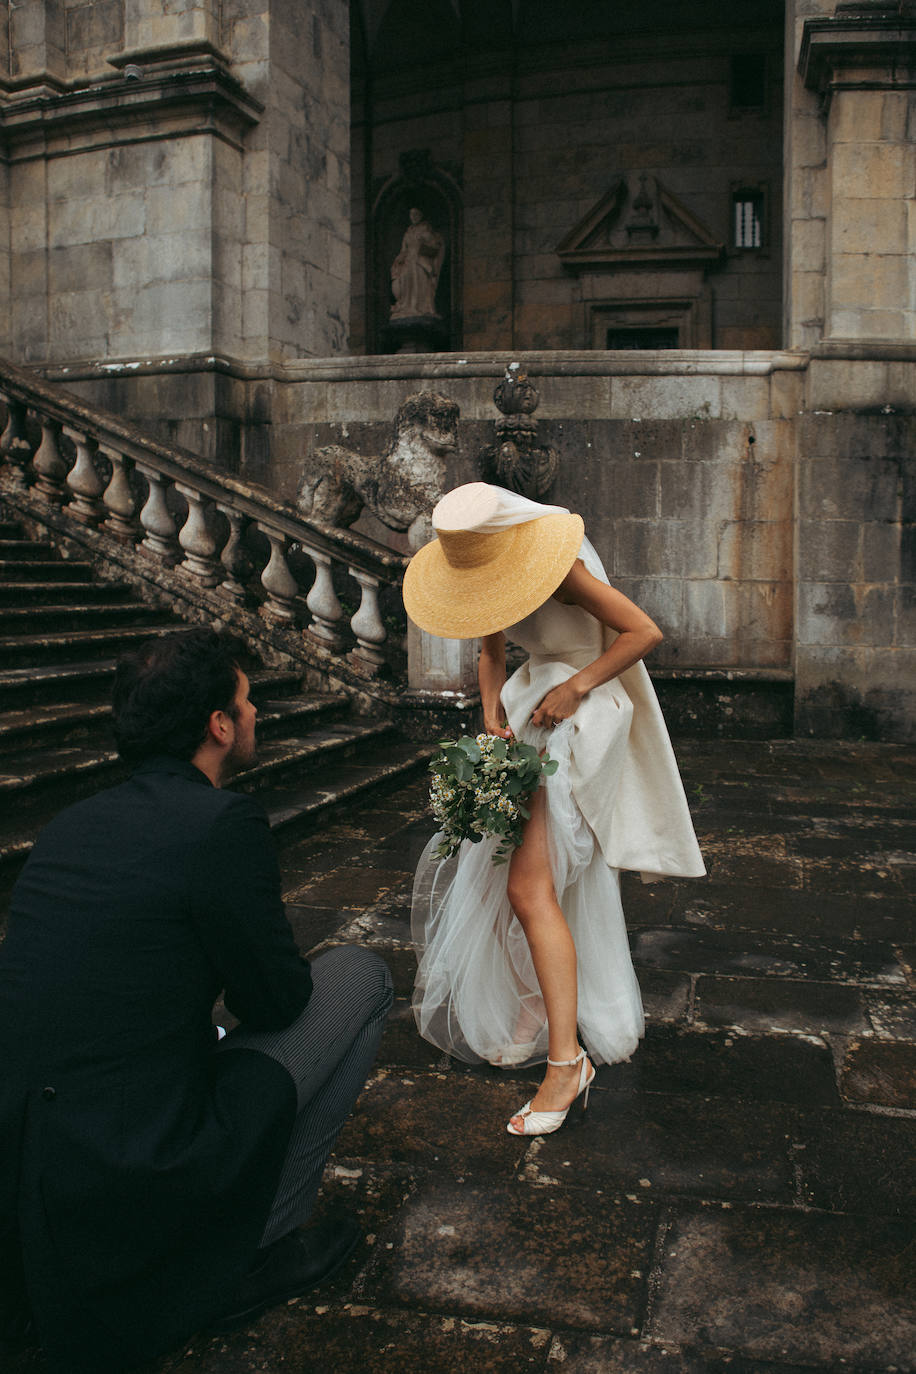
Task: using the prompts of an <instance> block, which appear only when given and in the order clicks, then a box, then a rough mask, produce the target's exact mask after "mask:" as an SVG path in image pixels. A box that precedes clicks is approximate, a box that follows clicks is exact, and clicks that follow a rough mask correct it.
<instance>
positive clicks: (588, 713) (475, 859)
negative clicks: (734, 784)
mask: <svg viewBox="0 0 916 1374" xmlns="http://www.w3.org/2000/svg"><path fill="white" fill-rule="evenodd" d="M494 490H496V491H497V492H498V493H499V506H498V508H497V510H496V511H495V513H493V514H492V515H491V516H490V517H489V518H488V521H487V523H486V525H479V526H476V527H475V529H477V530H478V532H481V533H487V532H496V531H497V530H500V529H505V528H506V527H508V526H510V525H513V524H518V523H521V522H523V521H527V520H533V519H537V518H538V517H540V516H543V515H547V514H552V513H555V512H561V513H563V514H568V511H565V510H564V508H563V507H561V506H544V505H540V504H538V503H537V502H534V501H530V500H528V498H527V497H524V496H520V495H518V494H517V493H515V492H510V491H506V490H504V489H502V488H495V489H494ZM579 557H580V559H581V560H582V562H583V563H584V564H585V567H586V569H587V570H588V571H589V572H590V573H591V574H592V576H593V577H596V578H597V579H598V580H599V581H601V582H604V583H607V580H608V579H607V574H606V573H605V571H604V567H603V566H602V563H601V560H600V558H599V557H598V555H597V553H596V552H595V550H594V548H593V547H592V545H591V544H590V543H589V541H588V540H587V539H584V540H583V542H582V548H581V549H580V551H579ZM506 635H507V637H508V638H509V639H511V640H512V641H514V642H515V643H516V644H519V645H520V646H521V647H522V648H523V649H525V650H526V651H527V653H528V655H529V658H528V660H527V662H526V663H524V664H523V665H522V666H521V668H519V669H518V671H517V672H515V673H513V675H512V676H511V677H510V678H509V680H508V681H507V682H506V683H505V685H504V686H503V689H502V694H501V696H502V703H503V706H504V708H505V712H506V718H507V720H508V722H509V725H510V726H511V728H512V732H513V734H514V735H515V737H516V739H519V740H522V741H524V742H526V743H529V744H533V745H535V746H536V747H537V748H538V749H544V748H546V749H547V750H548V752H549V754H550V757H551V758H552V759H556V761H557V763H558V764H559V767H558V769H557V771H556V772H555V773H553V774H552V775H551V776H550V777H548V778H544V779H542V782H541V786H542V787H544V788H545V789H546V794H547V833H548V846H549V853H550V864H551V869H552V872H553V881H554V887H555V890H556V894H557V898H558V900H559V902H560V906H561V907H562V909H563V913H564V915H565V916H566V920H567V922H568V923H569V928H570V930H571V932H572V935H573V939H574V940H575V944H576V952H577V964H578V985H579V986H578V1022H579V1030H580V1033H581V1037H582V1040H583V1041H584V1043H585V1047H586V1049H587V1050H588V1054H589V1058H590V1059H591V1060H592V1062H593V1063H596V1064H613V1063H616V1062H617V1061H618V1060H621V1059H627V1058H629V1056H630V1055H631V1054H632V1053H633V1051H634V1050H635V1048H636V1046H637V1044H638V1042H639V1039H640V1036H641V1035H642V1033H643V1013H642V999H641V997H640V992H639V985H638V983H637V981H636V976H635V974H634V972H633V965H632V963H631V961H630V950H629V944H628V941H627V932H626V926H625V923H624V917H623V908H622V907H621V904H620V874H619V870H620V869H634V870H637V871H641V872H642V874H643V878H644V879H645V880H646V881H649V880H650V879H651V878H653V877H658V876H662V875H670V876H678V877H699V876H701V875H702V874H703V873H705V871H706V870H705V867H704V865H703V859H702V856H701V854H700V850H699V846H698V845H697V841H696V836H695V834H694V831H693V824H692V822H691V820H690V812H689V810H688V808H687V799H686V797H685V796H684V788H683V785H682V783H681V779H680V774H679V773H678V768H677V762H676V760H675V758H674V752H673V750H672V748H671V742H670V740H669V738H668V732H667V730H666V728H665V722H664V719H663V717H662V714H661V711H660V709H659V706H658V701H657V700H656V697H655V691H654V689H653V687H652V684H651V682H650V681H649V675H648V673H647V672H646V669H645V666H644V664H642V663H636V664H634V665H633V667H631V668H628V669H626V670H625V671H624V672H622V673H621V674H620V675H619V676H618V677H616V678H613V679H612V680H611V681H610V682H605V683H603V684H602V685H600V686H598V687H594V688H593V689H592V690H591V691H590V692H589V693H588V694H587V695H586V696H585V697H584V698H583V699H582V701H581V702H580V704H579V707H578V709H577V710H576V712H575V714H574V715H573V716H571V717H570V718H569V719H568V720H565V721H563V722H562V724H560V725H559V726H557V727H556V728H555V729H551V730H548V729H543V728H535V727H534V726H532V724H531V714H532V712H533V711H534V709H535V707H536V706H537V705H538V703H539V702H540V701H541V700H542V699H543V697H544V696H546V694H547V693H548V692H549V691H550V690H551V688H552V687H555V686H556V685H557V684H558V683H560V682H565V681H566V679H567V678H570V677H572V675H573V674H574V673H576V672H578V670H579V669H580V668H583V667H585V666H586V665H587V664H589V663H592V662H594V660H595V659H596V658H598V656H599V655H600V654H601V653H603V652H604V650H605V649H606V648H607V647H608V645H609V644H611V643H612V642H613V641H614V639H615V638H616V634H615V632H614V631H613V630H610V629H608V628H607V627H606V626H605V625H603V624H602V623H601V622H600V621H599V620H596V619H595V617H594V616H592V615H590V614H589V613H588V611H585V610H583V609H582V608H581V607H579V606H570V605H564V604H563V603H561V602H559V601H557V600H556V598H554V597H549V598H548V600H547V601H545V602H544V604H543V605H542V606H539V607H538V609H537V610H535V611H534V612H533V613H532V614H531V615H529V616H526V618H525V619H524V620H522V621H520V622H519V623H518V624H517V625H513V626H511V627H510V628H509V629H507V630H506ZM439 839H440V836H439V835H438V834H437V835H434V836H433V838H432V839H431V840H430V842H429V844H428V845H427V846H426V849H425V850H424V851H423V854H422V856H421V858H420V862H419V865H418V867H417V874H416V879H415V882H414V894H413V905H412V912H411V921H412V930H413V939H414V944H415V947H416V950H417V956H418V959H419V968H418V970H417V979H416V984H415V987H414V996H413V1009H414V1016H415V1018H416V1022H417V1026H418V1028H419V1031H420V1034H421V1035H422V1036H423V1037H424V1038H425V1039H426V1040H429V1041H431V1042H432V1044H434V1045H438V1046H439V1047H440V1049H443V1050H445V1051H446V1052H447V1053H448V1054H451V1055H454V1056H455V1057H456V1058H458V1059H463V1060H466V1061H467V1062H468V1063H471V1064H476V1063H481V1062H483V1061H489V1062H490V1063H494V1064H501V1065H503V1066H504V1067H508V1066H509V1065H514V1064H533V1063H537V1062H539V1061H542V1060H544V1059H546V1057H547V1023H546V1017H545V1012H544V1003H543V999H542V997H541V993H540V989H539V987H538V981H537V977H536V975H535V972H534V965H533V963H532V961H531V954H530V952H529V949H528V942H527V940H526V939H525V934H524V931H523V930H522V927H521V925H520V924H519V922H518V921H517V919H516V917H515V915H514V913H513V911H512V908H511V906H510V905H509V901H508V899H507V896H506V887H507V880H508V872H509V865H508V864H507V863H503V864H497V865H494V864H493V862H492V858H493V853H494V851H495V849H496V848H497V845H498V841H497V840H496V839H492V838H491V839H486V838H485V839H484V840H483V841H481V843H479V844H471V843H470V842H468V841H465V843H464V844H463V845H462V846H461V849H460V851H459V852H458V854H457V855H455V856H454V857H453V858H451V859H444V860H439V859H437V858H436V856H435V850H436V847H437V845H438V843H439Z"/></svg>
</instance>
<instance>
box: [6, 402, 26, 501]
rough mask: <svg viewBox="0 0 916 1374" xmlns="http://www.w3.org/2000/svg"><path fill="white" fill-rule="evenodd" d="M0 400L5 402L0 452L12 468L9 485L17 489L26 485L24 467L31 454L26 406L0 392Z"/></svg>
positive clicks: (24, 487)
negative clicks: (4, 420)
mask: <svg viewBox="0 0 916 1374" xmlns="http://www.w3.org/2000/svg"><path fill="white" fill-rule="evenodd" d="M0 400H4V401H5V402H6V412H7V413H6V427H5V429H4V431H3V433H2V434H0V454H2V455H3V457H4V458H5V459H6V461H7V463H8V464H9V466H10V468H11V469H12V482H11V485H12V486H13V487H15V488H16V489H17V490H18V491H24V490H25V489H26V487H27V486H28V482H27V480H26V468H27V467H28V462H29V459H30V458H31V456H32V445H31V443H30V442H29V436H28V432H27V430H26V424H25V416H26V408H25V406H24V405H22V404H21V402H19V401H13V400H10V398H9V397H7V396H4V395H2V393H0Z"/></svg>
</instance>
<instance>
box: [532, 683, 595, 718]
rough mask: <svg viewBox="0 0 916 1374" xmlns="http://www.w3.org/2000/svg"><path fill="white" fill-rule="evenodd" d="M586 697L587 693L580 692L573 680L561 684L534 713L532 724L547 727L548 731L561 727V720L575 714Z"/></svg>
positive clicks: (544, 699)
mask: <svg viewBox="0 0 916 1374" xmlns="http://www.w3.org/2000/svg"><path fill="white" fill-rule="evenodd" d="M584 696H585V693H584V692H580V691H579V689H578V687H577V686H576V685H575V682H574V681H573V679H572V678H570V679H569V681H568V682H561V683H560V684H559V686H558V687H554V688H552V690H551V691H549V692H548V693H547V695H546V696H545V697H544V698H543V699H542V700H541V701H540V702H539V704H538V705H537V706H536V707H535V709H534V710H533V711H532V713H531V724H532V725H545V726H547V728H548V729H549V728H550V727H551V726H552V725H559V723H560V721H561V720H567V719H568V718H569V717H570V716H571V715H573V714H574V713H575V711H576V708H577V707H578V705H579V703H580V701H581V700H582V698H583V697H584Z"/></svg>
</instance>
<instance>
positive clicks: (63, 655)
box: [0, 612, 181, 667]
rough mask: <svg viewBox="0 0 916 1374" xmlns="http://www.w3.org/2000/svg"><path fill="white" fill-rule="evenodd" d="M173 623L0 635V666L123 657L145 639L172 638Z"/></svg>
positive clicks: (174, 625) (175, 627)
mask: <svg viewBox="0 0 916 1374" xmlns="http://www.w3.org/2000/svg"><path fill="white" fill-rule="evenodd" d="M161 619H162V613H161V612H160V613H159V620H160V622H161ZM179 628H181V627H180V626H179V625H178V624H177V622H172V623H170V624H162V623H159V624H152V625H141V626H120V625H119V626H115V627H113V628H111V629H102V630H86V631H83V632H72V631H62V632H60V633H57V634H54V633H49V634H28V635H3V636H2V637H0V663H4V664H8V665H9V666H10V667H16V666H21V665H25V664H28V663H40V664H41V665H42V666H45V665H50V664H54V663H72V662H73V661H74V660H76V661H80V662H84V661H85V660H86V659H87V658H91V657H92V656H93V655H94V654H95V653H98V654H99V656H100V657H103V658H108V657H109V656H110V655H112V654H115V655H118V654H122V653H125V652H126V651H127V650H128V649H134V648H137V647H138V646H139V645H141V644H145V643H146V641H147V640H148V639H154V638H160V637H161V636H163V635H171V634H175V633H176V630H178V629H179Z"/></svg>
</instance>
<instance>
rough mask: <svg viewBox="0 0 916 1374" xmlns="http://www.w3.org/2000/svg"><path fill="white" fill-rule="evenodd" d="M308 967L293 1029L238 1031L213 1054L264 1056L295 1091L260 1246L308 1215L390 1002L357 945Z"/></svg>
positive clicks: (382, 969)
mask: <svg viewBox="0 0 916 1374" xmlns="http://www.w3.org/2000/svg"><path fill="white" fill-rule="evenodd" d="M311 969H312V995H311V996H310V998H309V1000H308V1004H307V1005H306V1008H305V1010H304V1011H303V1012H302V1014H301V1015H300V1016H298V1017H297V1018H296V1020H295V1021H293V1023H292V1024H291V1025H289V1026H287V1027H286V1029H285V1030H282V1031H249V1030H246V1029H245V1027H244V1026H243V1025H242V1026H237V1027H236V1029H235V1030H233V1031H230V1032H229V1034H228V1035H227V1036H226V1038H225V1039H224V1040H222V1041H221V1042H220V1046H219V1050H218V1051H217V1053H219V1054H231V1052H232V1050H233V1049H237V1048H238V1049H249V1050H258V1051H259V1052H260V1053H261V1054H267V1055H270V1057H271V1059H275V1060H276V1061H277V1062H278V1063H280V1064H282V1065H283V1067H284V1068H285V1069H286V1070H287V1072H288V1073H289V1074H290V1076H291V1077H292V1079H293V1082H294V1083H295V1085H296V1100H297V1104H298V1109H297V1114H296V1119H295V1122H294V1124H293V1129H292V1132H291V1135H290V1139H289V1145H288V1147H287V1152H286V1160H285V1162H284V1165H283V1168H282V1170H281V1172H280V1180H279V1183H278V1185H277V1191H276V1195H275V1197H274V1201H273V1206H272V1207H271V1211H270V1214H269V1216H268V1218H267V1224H266V1226H265V1228H264V1233H263V1235H262V1237H261V1245H262V1246H265V1245H270V1244H271V1243H272V1242H273V1241H275V1240H279V1238H280V1237H281V1236H284V1235H286V1233H287V1232H288V1231H292V1230H293V1228H294V1227H296V1226H301V1225H302V1223H303V1222H304V1221H306V1220H307V1219H308V1217H309V1215H310V1214H311V1211H312V1208H313V1207H314V1205H315V1199H316V1197H317V1195H318V1187H319V1184H320V1183H321V1175H322V1172H323V1171H324V1166H325V1163H326V1161H327V1158H328V1155H329V1154H330V1153H331V1149H332V1148H333V1145H334V1141H335V1140H336V1139H337V1136H338V1134H339V1132H340V1129H341V1127H342V1126H343V1124H344V1122H345V1121H346V1119H347V1117H348V1116H349V1115H350V1112H351V1111H352V1110H353V1106H354V1103H355V1102H356V1099H357V1097H358V1096H359V1094H360V1092H361V1091H362V1089H363V1086H364V1084H365V1082H366V1079H367V1078H368V1076H369V1071H370V1069H371V1068H372V1063H373V1060H374V1059H375V1056H376V1053H377V1052H378V1047H379V1042H380V1040H381V1038H382V1032H383V1031H384V1029H385V1019H386V1017H387V1015H388V1011H389V1009H390V1007H391V1002H392V998H393V993H392V986H391V974H390V973H389V971H388V968H387V966H386V965H385V964H384V963H383V962H382V960H381V959H379V957H378V956H377V955H376V954H373V953H372V952H371V951H370V950H367V949H363V948H361V947H359V946H358V945H340V946H338V947H337V948H335V949H330V950H327V951H326V952H325V953H324V954H320V955H319V956H318V958H317V959H314V960H312V964H311Z"/></svg>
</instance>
